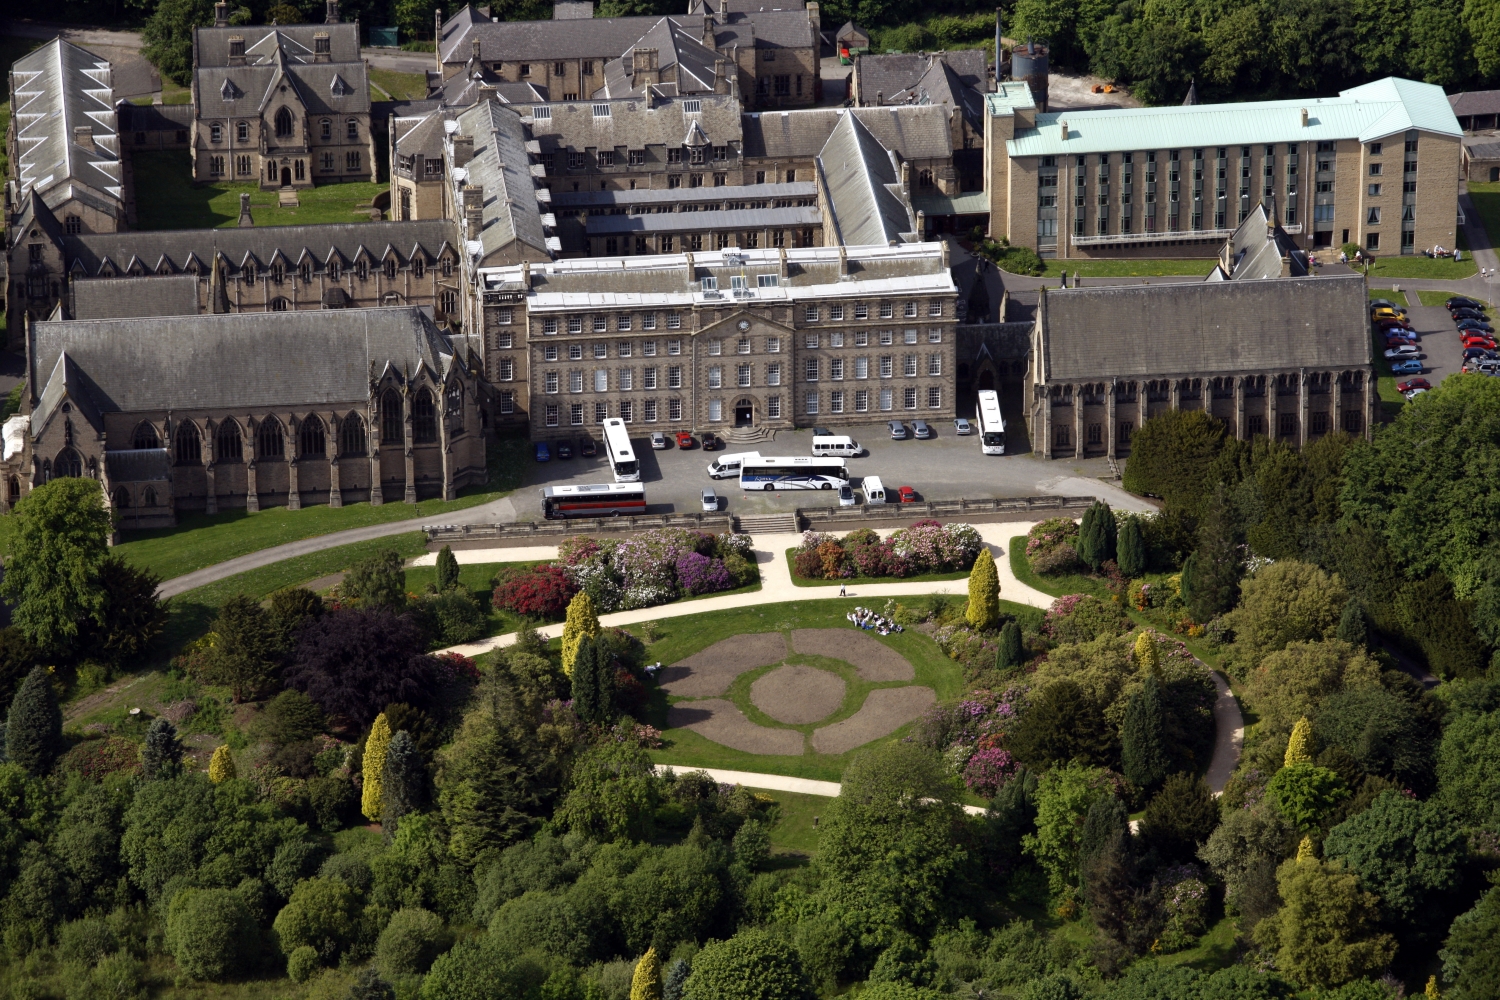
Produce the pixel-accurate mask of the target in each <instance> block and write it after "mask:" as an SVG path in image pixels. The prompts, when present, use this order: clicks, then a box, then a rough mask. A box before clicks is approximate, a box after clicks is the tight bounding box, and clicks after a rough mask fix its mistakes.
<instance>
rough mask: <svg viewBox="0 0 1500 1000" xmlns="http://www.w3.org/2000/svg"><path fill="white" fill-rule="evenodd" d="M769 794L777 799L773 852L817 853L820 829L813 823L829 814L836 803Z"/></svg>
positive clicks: (820, 798) (794, 794)
mask: <svg viewBox="0 0 1500 1000" xmlns="http://www.w3.org/2000/svg"><path fill="white" fill-rule="evenodd" d="M766 794H767V795H769V796H771V798H773V799H775V800H776V822H775V824H774V825H772V827H771V830H770V834H771V851H772V853H774V854H806V855H813V854H817V853H818V833H819V830H818V828H817V827H815V826H813V823H815V822H817V821H818V820H819V819H820V818H823V817H826V816H827V815H828V810H829V809H830V808H831V807H832V806H833V800H832V799H830V798H828V797H826V796H823V795H803V794H800V793H798V792H778V791H767V792H766Z"/></svg>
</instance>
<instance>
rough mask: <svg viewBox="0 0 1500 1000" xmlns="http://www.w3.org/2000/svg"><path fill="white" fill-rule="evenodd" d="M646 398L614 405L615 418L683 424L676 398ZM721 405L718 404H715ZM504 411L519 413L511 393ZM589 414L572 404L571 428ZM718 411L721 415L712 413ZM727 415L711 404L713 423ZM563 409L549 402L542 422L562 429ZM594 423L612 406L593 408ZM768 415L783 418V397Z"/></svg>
mask: <svg viewBox="0 0 1500 1000" xmlns="http://www.w3.org/2000/svg"><path fill="white" fill-rule="evenodd" d="M662 402H663V401H662V400H656V399H643V400H641V401H640V408H639V409H637V408H636V403H635V400H630V399H625V400H620V401H619V402H617V403H616V404H615V405H614V416H615V417H616V418H618V419H620V420H623V421H625V422H626V423H627V424H630V423H635V422H636V420H637V419H639V420H641V421H643V422H645V423H648V424H654V423H657V422H658V421H659V420H661V419H663V418H664V419H666V420H667V421H668V422H669V423H674V424H675V423H681V422H682V412H683V410H682V400H681V399H678V398H672V399H668V400H665V403H666V405H665V406H662V405H661V404H662ZM715 404H717V405H715ZM500 412H501V413H502V414H506V413H513V412H515V397H514V396H513V395H512V394H511V393H508V392H505V393H501V394H500ZM587 412H588V411H587V410H586V409H585V405H584V404H583V403H570V404H568V409H567V418H568V425H569V426H571V427H582V426H583V418H584V415H585V414H586V413H587ZM715 412H717V413H718V414H719V416H713V415H712V414H713V413H715ZM723 412H724V401H723V400H722V399H718V400H711V401H710V402H709V413H710V417H709V419H710V420H722V419H723ZM562 414H563V411H562V407H561V406H560V405H559V404H557V403H548V404H547V405H546V406H544V407H543V408H542V422H543V423H544V424H545V425H546V426H548V427H559V426H561V425H562ZM593 416H594V423H596V424H602V423H604V421H606V420H608V419H609V418H610V405H609V404H608V403H606V402H598V403H595V404H594V405H593ZM766 416H768V417H770V418H772V419H778V420H779V419H780V418H781V397H780V396H772V397H770V398H769V399H767V400H766Z"/></svg>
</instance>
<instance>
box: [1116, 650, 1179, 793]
mask: <svg viewBox="0 0 1500 1000" xmlns="http://www.w3.org/2000/svg"><path fill="white" fill-rule="evenodd" d="M1166 729H1167V711H1166V706H1164V705H1163V704H1162V697H1161V685H1159V684H1158V683H1157V681H1156V678H1155V677H1147V678H1146V685H1145V687H1143V688H1141V690H1140V691H1138V692H1136V694H1135V696H1134V697H1132V698H1131V699H1130V702H1129V704H1127V705H1126V706H1125V721H1124V724H1123V725H1122V726H1121V727H1120V763H1121V765H1122V769H1123V770H1124V773H1125V779H1126V780H1127V781H1129V782H1130V783H1131V784H1132V785H1134V786H1135V787H1137V788H1139V789H1141V790H1142V791H1154V790H1155V789H1156V787H1157V786H1158V785H1160V784H1161V783H1162V782H1163V781H1165V780H1166V777H1167V772H1168V771H1169V770H1170V768H1171V765H1172V754H1171V751H1170V749H1169V748H1168V746H1167V739H1166Z"/></svg>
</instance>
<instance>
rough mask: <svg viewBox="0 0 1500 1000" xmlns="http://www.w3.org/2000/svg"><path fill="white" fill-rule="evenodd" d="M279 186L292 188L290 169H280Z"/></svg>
mask: <svg viewBox="0 0 1500 1000" xmlns="http://www.w3.org/2000/svg"><path fill="white" fill-rule="evenodd" d="M281 186H282V187H291V186H292V169H291V167H282V168H281Z"/></svg>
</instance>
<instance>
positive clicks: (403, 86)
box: [370, 68, 427, 101]
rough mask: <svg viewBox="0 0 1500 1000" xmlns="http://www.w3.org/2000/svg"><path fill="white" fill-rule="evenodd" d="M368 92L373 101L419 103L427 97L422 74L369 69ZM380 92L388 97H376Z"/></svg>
mask: <svg viewBox="0 0 1500 1000" xmlns="http://www.w3.org/2000/svg"><path fill="white" fill-rule="evenodd" d="M370 90H371V92H372V93H371V98H372V99H373V100H395V101H420V100H422V99H424V98H425V97H426V96H427V77H426V76H425V75H424V74H422V73H400V72H397V71H396V70H393V69H374V68H371V70H370ZM381 91H384V92H385V93H386V94H389V95H390V96H389V97H381V96H378V95H379V94H380V92H381Z"/></svg>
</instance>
